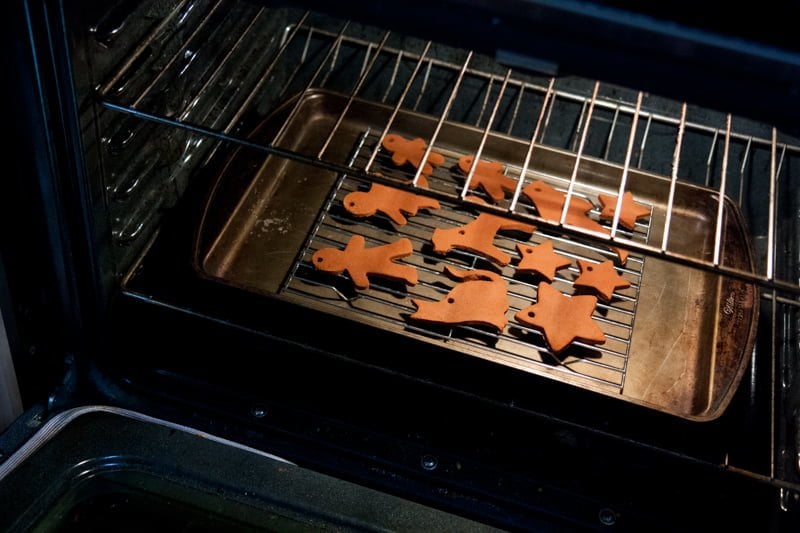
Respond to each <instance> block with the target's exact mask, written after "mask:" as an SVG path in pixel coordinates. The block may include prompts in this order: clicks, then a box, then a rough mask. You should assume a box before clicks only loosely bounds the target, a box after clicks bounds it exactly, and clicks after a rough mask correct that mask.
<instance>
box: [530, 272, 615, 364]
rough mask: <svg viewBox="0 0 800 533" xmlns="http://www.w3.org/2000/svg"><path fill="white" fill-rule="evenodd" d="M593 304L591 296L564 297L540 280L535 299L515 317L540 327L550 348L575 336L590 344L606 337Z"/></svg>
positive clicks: (563, 345) (566, 343)
mask: <svg viewBox="0 0 800 533" xmlns="http://www.w3.org/2000/svg"><path fill="white" fill-rule="evenodd" d="M596 305H597V298H595V297H594V296H572V297H567V296H564V295H563V294H561V292H559V291H558V289H556V288H554V287H553V286H552V285H550V284H549V283H545V282H542V283H540V284H539V288H538V291H537V296H536V303H535V304H533V305H529V306H528V307H526V308H525V309H521V310H520V311H518V312H517V314H516V315H514V318H515V319H516V320H517V322H519V323H520V324H523V325H525V326H530V327H532V328H536V329H538V330H540V331H541V332H542V333H543V334H544V338H545V340H546V341H547V345H548V346H550V349H551V350H553V351H554V352H556V353H558V352H560V351H562V350H563V349H564V348H566V347H567V346H569V345H570V344H571V343H572V341H575V340H579V341H583V342H586V343H589V344H602V343H604V342H605V341H606V336H605V334H603V332H602V330H601V329H600V327H599V326H598V325H597V323H596V322H595V321H594V319H592V313H593V312H594V308H595V306H596Z"/></svg>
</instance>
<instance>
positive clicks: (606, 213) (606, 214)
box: [597, 191, 650, 231]
mask: <svg viewBox="0 0 800 533" xmlns="http://www.w3.org/2000/svg"><path fill="white" fill-rule="evenodd" d="M597 198H598V199H599V200H600V204H601V205H602V206H603V210H602V211H601V212H600V218H601V219H603V220H614V213H615V212H616V210H617V198H618V197H617V196H611V195H609V194H598V195H597ZM649 216H650V208H649V207H647V206H646V205H642V204H637V203H636V202H634V201H633V193H631V192H630V191H626V192H625V194H623V195H622V210H621V211H620V213H619V224H620V225H621V226H622V227H623V228H627V229H629V230H631V231H633V230H634V228H636V221H637V220H639V219H640V218H645V217H649Z"/></svg>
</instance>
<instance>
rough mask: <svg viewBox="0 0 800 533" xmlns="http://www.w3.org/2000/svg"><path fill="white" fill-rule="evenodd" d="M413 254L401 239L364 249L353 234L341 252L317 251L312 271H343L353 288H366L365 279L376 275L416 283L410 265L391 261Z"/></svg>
mask: <svg viewBox="0 0 800 533" xmlns="http://www.w3.org/2000/svg"><path fill="white" fill-rule="evenodd" d="M412 253H414V249H413V247H412V246H411V241H409V240H408V239H406V238H402V239H400V240H398V241H395V242H393V243H389V244H384V245H382V246H374V247H372V248H367V247H366V240H365V239H364V237H362V236H361V235H353V236H352V237H350V241H349V242H348V243H347V246H346V247H345V249H344V250H338V249H336V248H320V249H319V250H317V251H316V252H314V255H313V256H312V257H311V263H312V264H313V265H314V268H316V269H317V270H320V271H322V272H328V273H331V274H341V273H342V272H345V271H347V274H348V275H349V276H350V279H352V280H353V284H354V285H355V286H356V288H357V289H369V278H368V276H380V277H383V278H388V279H392V280H398V281H403V282H405V283H406V284H407V285H416V284H417V269H416V268H414V267H412V266H411V265H401V264H398V263H395V262H394V260H395V259H400V258H401V257H408V256H409V255H411V254H412Z"/></svg>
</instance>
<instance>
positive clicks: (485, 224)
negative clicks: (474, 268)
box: [431, 213, 536, 266]
mask: <svg viewBox="0 0 800 533" xmlns="http://www.w3.org/2000/svg"><path fill="white" fill-rule="evenodd" d="M500 230H517V231H522V232H524V233H533V232H534V230H536V228H535V227H534V226H532V225H530V224H524V223H522V222H517V221H516V220H509V219H507V218H502V217H498V216H495V215H490V214H488V213H481V214H480V215H478V218H476V219H475V220H473V221H472V222H469V223H467V224H465V225H463V226H461V227H457V228H449V229H441V228H436V229H435V230H433V236H432V237H431V241H432V242H433V251H434V252H436V253H440V254H446V253H447V252H449V251H450V250H451V249H453V248H458V249H460V250H467V251H470V252H474V253H476V254H480V255H482V256H484V257H486V258H488V259H490V260H492V261H494V262H495V263H497V264H499V265H501V266H505V265H507V264H508V263H509V262H510V261H511V256H510V255H508V254H507V253H505V252H503V251H502V250H500V249H499V248H497V247H496V246H495V245H494V244H493V242H494V237H495V235H496V234H497V232H498V231H500Z"/></svg>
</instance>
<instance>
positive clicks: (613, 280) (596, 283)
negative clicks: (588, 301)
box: [574, 259, 631, 302]
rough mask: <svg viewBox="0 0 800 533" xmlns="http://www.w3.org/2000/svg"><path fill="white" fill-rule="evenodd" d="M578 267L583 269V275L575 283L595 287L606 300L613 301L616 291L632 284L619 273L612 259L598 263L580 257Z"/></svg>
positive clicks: (580, 285) (577, 285)
mask: <svg viewBox="0 0 800 533" xmlns="http://www.w3.org/2000/svg"><path fill="white" fill-rule="evenodd" d="M578 268H580V269H581V275H580V276H578V279H576V280H575V282H574V285H575V286H576V287H586V288H589V289H594V291H595V292H597V294H598V295H599V296H600V298H601V299H602V300H603V301H604V302H610V301H611V297H612V296H613V295H614V291H616V290H618V289H627V288H628V287H630V286H631V282H630V281H628V280H627V279H625V278H623V277H622V276H620V275H619V274H617V271H616V269H614V263H612V262H611V261H604V262H602V263H599V264H598V263H592V262H591V261H585V260H583V259H578Z"/></svg>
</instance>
